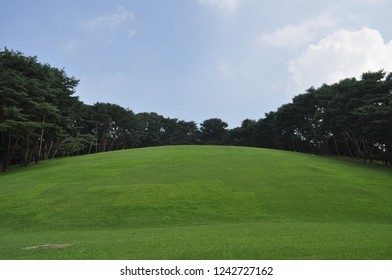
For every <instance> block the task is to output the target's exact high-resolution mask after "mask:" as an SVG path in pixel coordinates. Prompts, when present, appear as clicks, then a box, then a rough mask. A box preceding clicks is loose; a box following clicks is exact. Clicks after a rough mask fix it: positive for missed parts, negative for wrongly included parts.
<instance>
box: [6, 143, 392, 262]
mask: <svg viewBox="0 0 392 280" xmlns="http://www.w3.org/2000/svg"><path fill="white" fill-rule="evenodd" d="M391 201H392V172H391V170H390V169H386V168H383V167H374V166H369V165H364V164H359V163H355V162H350V161H344V160H338V159H332V158H324V157H312V156H311V155H307V154H298V153H290V152H284V151H275V150H266V149H253V148H242V147H214V146H171V147H157V148H145V149H133V150H124V151H117V152H111V153H104V154H94V155H89V156H80V157H72V158H65V159H57V160H52V161H45V162H42V163H40V164H39V165H35V166H33V165H32V166H31V167H29V168H27V169H15V170H11V171H10V172H8V173H4V174H1V175H0V236H1V238H0V259H391V258H392V204H391ZM61 244H67V245H69V246H65V247H62V246H61ZM23 248H33V249H23Z"/></svg>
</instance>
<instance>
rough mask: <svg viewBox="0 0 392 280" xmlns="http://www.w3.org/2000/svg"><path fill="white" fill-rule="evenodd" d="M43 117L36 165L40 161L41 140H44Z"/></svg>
mask: <svg viewBox="0 0 392 280" xmlns="http://www.w3.org/2000/svg"><path fill="white" fill-rule="evenodd" d="M44 124H45V115H44V116H43V118H42V128H41V135H40V139H39V148H38V155H37V160H36V161H37V163H38V161H39V160H40V159H41V151H42V143H43V138H44V132H45V126H44Z"/></svg>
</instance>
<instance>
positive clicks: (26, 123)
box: [0, 48, 392, 171]
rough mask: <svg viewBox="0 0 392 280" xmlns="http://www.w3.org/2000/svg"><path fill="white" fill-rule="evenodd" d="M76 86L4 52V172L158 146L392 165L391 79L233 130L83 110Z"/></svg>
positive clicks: (316, 92)
mask: <svg viewBox="0 0 392 280" xmlns="http://www.w3.org/2000/svg"><path fill="white" fill-rule="evenodd" d="M78 82H79V81H78V80H77V79H75V78H74V77H68V76H67V75H66V73H65V71H64V70H62V69H57V68H54V67H51V66H50V65H49V64H42V63H40V62H38V61H37V58H36V57H31V56H25V55H23V54H22V53H21V52H18V51H12V50H8V49H6V48H5V49H4V50H2V51H1V52H0V170H1V171H5V170H6V169H7V168H8V166H9V165H16V164H17V165H20V166H27V165H28V164H29V163H31V162H39V161H40V160H42V159H50V158H55V157H60V156H70V155H80V154H90V153H99V152H106V151H113V150H120V149H129V148H137V147H150V146H160V145H186V144H211V145H240V146H251V147H265V148H273V149H285V150H293V151H299V152H308V153H314V154H320V155H336V156H348V157H353V158H361V159H364V160H370V161H373V160H381V161H384V162H385V163H386V164H391V163H392V158H391V155H392V126H391V124H392V103H391V102H392V100H391V98H392V74H388V75H387V74H386V73H385V72H384V71H378V72H368V73H364V74H363V75H362V79H361V80H356V79H355V78H351V79H345V80H342V81H340V82H339V83H336V84H333V85H325V84H324V85H323V86H321V87H320V88H318V89H314V88H310V89H309V90H307V91H306V93H304V94H301V95H298V96H296V97H294V98H293V101H292V103H289V104H285V105H283V106H281V107H280V108H278V109H277V110H276V111H275V112H269V113H267V114H265V117H264V118H261V119H259V120H258V121H256V120H250V119H246V120H244V121H243V122H242V125H241V126H240V127H237V128H234V129H228V124H227V123H226V122H224V121H222V120H221V119H219V118H211V119H208V120H205V121H204V122H202V123H201V124H200V125H198V124H197V123H196V122H194V121H185V120H179V119H177V118H167V117H164V116H162V115H159V114H157V113H154V112H150V113H146V112H145V113H137V114H135V113H134V112H133V111H132V110H130V109H126V108H123V107H121V106H119V105H116V104H110V103H100V102H98V103H95V104H93V105H87V104H84V103H83V102H81V101H80V100H79V98H78V97H77V96H74V94H75V88H76V87H77V85H78Z"/></svg>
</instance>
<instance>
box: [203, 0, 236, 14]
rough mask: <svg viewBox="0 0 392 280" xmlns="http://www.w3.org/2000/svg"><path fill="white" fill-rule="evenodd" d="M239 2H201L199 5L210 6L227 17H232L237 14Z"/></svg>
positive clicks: (229, 0) (210, 0) (219, 0)
mask: <svg viewBox="0 0 392 280" xmlns="http://www.w3.org/2000/svg"><path fill="white" fill-rule="evenodd" d="M239 1H240V0H199V3H200V4H201V5H210V6H212V7H214V8H217V9H218V10H219V11H221V12H223V13H225V14H227V15H232V14H235V13H236V12H237V10H238V7H239Z"/></svg>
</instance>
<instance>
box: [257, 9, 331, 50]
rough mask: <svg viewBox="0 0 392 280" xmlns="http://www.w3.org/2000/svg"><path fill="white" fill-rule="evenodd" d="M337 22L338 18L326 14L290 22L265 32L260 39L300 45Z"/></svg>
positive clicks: (287, 44)
mask: <svg viewBox="0 0 392 280" xmlns="http://www.w3.org/2000/svg"><path fill="white" fill-rule="evenodd" d="M337 24H338V20H336V19H334V18H332V17H331V16H329V15H328V14H325V15H322V16H320V17H318V18H314V19H310V20H307V21H305V22H303V23H301V24H298V25H292V24H289V25H286V26H284V27H282V28H278V29H276V30H275V31H274V32H272V33H266V34H263V35H262V36H261V39H260V40H259V41H260V43H263V42H265V43H268V44H270V45H273V46H276V47H287V48H294V47H299V46H301V45H305V44H308V43H310V42H312V41H313V40H314V39H316V38H317V36H318V34H319V32H320V31H322V30H325V29H328V28H331V27H334V26H336V25H337Z"/></svg>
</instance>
